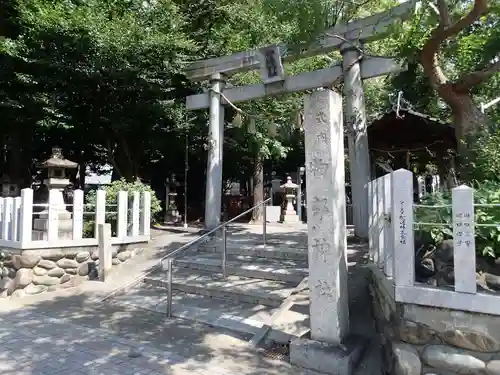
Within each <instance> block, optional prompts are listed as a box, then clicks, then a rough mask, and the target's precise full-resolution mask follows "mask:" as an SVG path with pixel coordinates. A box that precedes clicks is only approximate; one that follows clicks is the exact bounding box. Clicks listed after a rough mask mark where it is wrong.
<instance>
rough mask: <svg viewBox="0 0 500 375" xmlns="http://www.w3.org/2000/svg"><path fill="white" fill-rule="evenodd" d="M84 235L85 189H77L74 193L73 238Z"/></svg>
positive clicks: (76, 238)
mask: <svg viewBox="0 0 500 375" xmlns="http://www.w3.org/2000/svg"><path fill="white" fill-rule="evenodd" d="M82 237H83V190H80V189H77V190H75V192H74V195H73V239H74V240H80V239H82Z"/></svg>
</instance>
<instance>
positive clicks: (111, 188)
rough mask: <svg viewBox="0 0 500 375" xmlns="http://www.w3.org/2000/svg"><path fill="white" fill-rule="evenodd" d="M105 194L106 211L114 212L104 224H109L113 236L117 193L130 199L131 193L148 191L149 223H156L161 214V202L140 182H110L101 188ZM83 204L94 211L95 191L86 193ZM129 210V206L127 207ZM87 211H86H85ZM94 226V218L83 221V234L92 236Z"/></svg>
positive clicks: (108, 215)
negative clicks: (149, 202)
mask: <svg viewBox="0 0 500 375" xmlns="http://www.w3.org/2000/svg"><path fill="white" fill-rule="evenodd" d="M103 190H104V191H105V192H106V211H107V212H109V211H110V212H114V213H110V214H106V222H107V223H111V227H112V228H113V229H112V230H113V232H114V234H115V231H116V225H115V224H116V219H117V216H116V211H117V207H116V206H115V205H116V204H117V202H118V193H119V192H120V191H126V192H127V193H128V196H129V197H131V196H132V193H134V192H136V191H138V192H140V193H142V192H143V191H149V192H150V193H151V221H152V222H156V221H157V219H158V215H159V214H160V213H161V210H162V209H161V201H160V200H159V199H158V197H157V196H156V194H155V192H154V191H153V190H152V189H151V187H150V186H149V185H146V184H143V183H142V182H140V181H136V182H127V181H125V180H124V179H120V180H117V181H114V182H112V183H111V184H110V185H107V186H105V187H104V188H103ZM85 203H86V204H87V205H89V206H88V207H91V209H90V210H95V204H96V190H91V191H89V192H88V193H87V196H86V199H85ZM129 209H130V206H129ZM86 211H87V210H86ZM94 225H95V217H92V219H88V220H84V233H85V234H86V235H90V236H93V231H94Z"/></svg>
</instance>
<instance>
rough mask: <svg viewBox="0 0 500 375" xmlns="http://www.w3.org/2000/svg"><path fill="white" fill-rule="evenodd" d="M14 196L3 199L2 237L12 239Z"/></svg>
mask: <svg viewBox="0 0 500 375" xmlns="http://www.w3.org/2000/svg"><path fill="white" fill-rule="evenodd" d="M13 203H14V202H13V199H12V198H5V200H4V201H3V220H2V239H4V240H6V241H8V240H11V239H12V238H11V224H12V206H13Z"/></svg>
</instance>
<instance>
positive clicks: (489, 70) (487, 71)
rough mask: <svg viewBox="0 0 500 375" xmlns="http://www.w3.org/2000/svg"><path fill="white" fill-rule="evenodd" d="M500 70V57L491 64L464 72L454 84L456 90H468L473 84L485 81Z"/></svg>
mask: <svg viewBox="0 0 500 375" xmlns="http://www.w3.org/2000/svg"><path fill="white" fill-rule="evenodd" d="M498 72H500V59H497V60H496V61H495V62H493V63H491V64H489V65H488V66H486V67H485V68H483V69H481V70H476V71H475V72H471V73H467V74H464V75H463V76H462V77H460V78H459V79H458V80H457V82H456V83H455V84H454V85H453V86H454V89H455V90H456V91H460V92H467V91H469V90H470V89H471V88H472V87H473V86H475V85H478V84H480V83H483V82H485V81H487V80H488V79H490V78H491V77H493V76H494V75H495V74H496V73H498Z"/></svg>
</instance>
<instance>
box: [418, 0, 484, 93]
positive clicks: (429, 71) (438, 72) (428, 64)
mask: <svg viewBox="0 0 500 375" xmlns="http://www.w3.org/2000/svg"><path fill="white" fill-rule="evenodd" d="M488 4H489V0H474V6H473V7H472V9H471V11H470V12H469V13H467V14H466V15H465V16H464V17H462V18H461V19H460V20H458V21H457V22H455V23H454V24H452V25H451V26H449V25H450V24H451V20H450V17H449V13H448V7H447V4H446V0H438V9H439V18H440V23H439V25H438V26H437V27H436V28H435V29H434V30H433V32H432V36H431V37H430V39H429V40H427V42H426V43H425V44H424V47H423V48H422V51H421V54H420V60H421V63H422V66H423V68H424V71H425V73H426V75H427V76H428V77H429V80H430V82H431V85H432V86H434V87H438V86H440V85H443V84H445V83H446V82H447V81H448V79H447V77H446V75H445V74H444V72H443V70H442V69H441V67H440V66H439V60H438V51H439V47H440V46H441V43H443V42H444V41H445V40H447V39H448V38H451V37H453V36H456V35H458V33H460V32H461V31H462V30H464V29H465V28H467V27H468V26H470V25H472V24H473V23H474V22H475V21H476V20H478V19H479V18H480V17H481V16H482V15H483V14H485V13H486V12H487V11H488Z"/></svg>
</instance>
